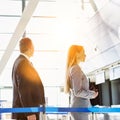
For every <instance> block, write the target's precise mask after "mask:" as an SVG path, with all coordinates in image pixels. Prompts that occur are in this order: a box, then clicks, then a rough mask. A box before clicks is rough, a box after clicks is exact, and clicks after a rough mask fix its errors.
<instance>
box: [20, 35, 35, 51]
mask: <svg viewBox="0 0 120 120" xmlns="http://www.w3.org/2000/svg"><path fill="white" fill-rule="evenodd" d="M32 45H33V43H32V40H31V39H30V38H27V37H26V38H22V39H21V40H20V43H19V47H20V52H21V53H25V52H26V51H28V50H29V49H30V48H31V46H32Z"/></svg>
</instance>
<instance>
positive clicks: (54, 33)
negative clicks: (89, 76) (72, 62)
mask: <svg viewBox="0 0 120 120" xmlns="http://www.w3.org/2000/svg"><path fill="white" fill-rule="evenodd" d="M25 6H26V7H25ZM22 9H24V11H22ZM118 11H120V1H119V0H101V1H99V0H26V2H25V1H24V0H4V1H0V26H1V27H0V60H1V61H0V64H1V66H0V78H1V79H0V81H2V79H4V80H5V81H4V83H2V85H8V86H9V85H11V79H10V78H11V69H12V65H13V62H14V60H15V58H16V57H17V56H18V54H19V48H18V42H19V40H20V39H21V37H22V36H27V37H30V38H31V39H32V40H33V43H34V46H35V54H34V56H33V58H32V59H31V60H32V61H33V64H34V66H35V67H36V69H37V70H38V72H39V74H40V76H41V77H42V79H43V82H44V84H45V85H46V86H48V85H49V86H55V85H61V84H63V82H64V79H65V63H66V54H67V50H68V47H69V46H70V45H71V44H81V45H83V46H84V47H85V50H86V55H87V58H86V62H85V63H83V64H82V68H83V70H84V71H85V73H89V72H92V71H94V70H97V69H99V68H101V67H104V66H106V65H109V64H112V63H114V62H117V61H119V60H120V52H119V51H120V14H116V13H118Z"/></svg>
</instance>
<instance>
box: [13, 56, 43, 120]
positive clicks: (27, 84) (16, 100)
mask: <svg viewBox="0 0 120 120" xmlns="http://www.w3.org/2000/svg"><path fill="white" fill-rule="evenodd" d="M12 82H13V107H14V108H15V107H17V108H18V107H38V106H39V105H44V104H45V96H44V87H43V84H42V81H41V79H40V76H39V75H38V73H37V71H36V70H35V68H34V67H33V65H32V64H31V62H30V61H29V60H28V59H27V58H26V57H25V56H23V55H20V56H19V57H18V58H17V59H16V61H15V63H14V65H13V70H12ZM29 114H33V113H25V114H24V113H22V114H21V113H19V114H18V113H13V114H12V118H14V119H18V120H19V119H22V120H26V119H24V118H25V117H26V116H27V115H29Z"/></svg>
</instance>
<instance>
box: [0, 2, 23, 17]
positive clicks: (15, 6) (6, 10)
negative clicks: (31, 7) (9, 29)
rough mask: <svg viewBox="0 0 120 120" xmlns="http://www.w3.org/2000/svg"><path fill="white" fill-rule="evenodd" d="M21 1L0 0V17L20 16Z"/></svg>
mask: <svg viewBox="0 0 120 120" xmlns="http://www.w3.org/2000/svg"><path fill="white" fill-rule="evenodd" d="M21 1H22V0H21ZM21 1H17V0H16V1H15V0H0V15H21V13H22V2H21Z"/></svg>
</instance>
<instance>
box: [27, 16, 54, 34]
mask: <svg viewBox="0 0 120 120" xmlns="http://www.w3.org/2000/svg"><path fill="white" fill-rule="evenodd" d="M55 28H56V19H55V18H48V19H46V18H31V20H30V22H29V24H28V26H27V28H26V31H27V32H28V33H54V32H55Z"/></svg>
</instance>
